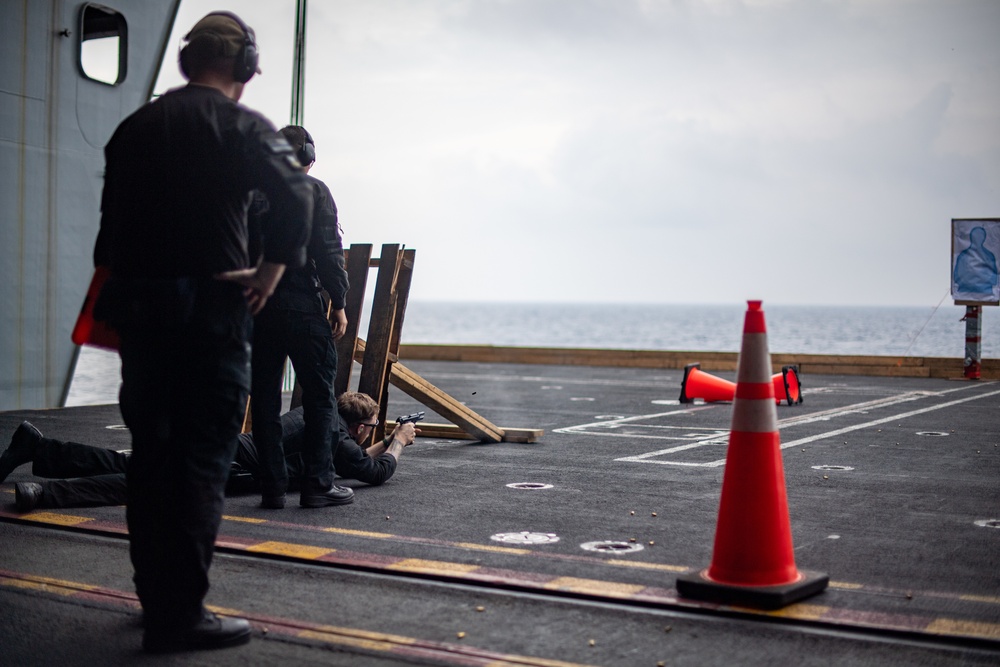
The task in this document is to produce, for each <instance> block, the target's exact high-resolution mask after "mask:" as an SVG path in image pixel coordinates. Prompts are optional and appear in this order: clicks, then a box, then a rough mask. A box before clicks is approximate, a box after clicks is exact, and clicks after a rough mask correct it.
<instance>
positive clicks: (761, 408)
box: [677, 301, 829, 609]
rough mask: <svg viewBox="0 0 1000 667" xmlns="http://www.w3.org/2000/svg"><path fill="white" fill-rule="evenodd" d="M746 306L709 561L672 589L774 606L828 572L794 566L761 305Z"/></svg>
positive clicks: (813, 586)
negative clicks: (726, 449)
mask: <svg viewBox="0 0 1000 667" xmlns="http://www.w3.org/2000/svg"><path fill="white" fill-rule="evenodd" d="M747 303H748V305H749V308H748V310H747V313H746V319H745V321H744V325H743V346H742V349H741V351H740V360H739V369H738V371H737V376H736V398H735V401H734V404H733V418H732V428H731V431H730V434H729V448H728V451H727V453H726V470H725V473H724V476H723V480H722V498H721V500H720V504H719V521H718V524H717V526H716V529H715V547H714V550H713V552H712V562H711V564H710V565H709V566H708V568H707V569H704V570H701V571H700V572H694V573H691V574H686V575H682V576H680V577H678V578H677V592H678V593H680V594H681V595H682V596H684V597H689V598H695V599H700V600H709V601H712V602H721V603H724V604H733V605H744V606H753V607H761V608H764V609H778V608H780V607H784V606H786V605H788V604H791V603H792V602H795V601H796V600H800V599H802V598H804V597H808V596H810V595H814V594H816V593H819V592H821V591H822V590H824V589H825V588H826V586H827V584H828V583H829V577H828V576H827V575H825V574H822V573H818V572H805V571H802V572H800V571H799V570H798V569H796V567H795V557H794V555H793V552H792V531H791V523H790V521H789V518H788V498H787V496H786V492H785V473H784V469H783V468H782V464H781V447H780V444H781V442H780V440H779V437H778V417H777V412H776V411H775V407H774V400H775V399H774V385H775V382H774V380H773V379H772V378H771V376H770V372H771V355H770V353H769V352H768V349H767V327H766V326H765V324H764V312H763V311H762V310H761V308H760V305H761V302H760V301H749V302H747Z"/></svg>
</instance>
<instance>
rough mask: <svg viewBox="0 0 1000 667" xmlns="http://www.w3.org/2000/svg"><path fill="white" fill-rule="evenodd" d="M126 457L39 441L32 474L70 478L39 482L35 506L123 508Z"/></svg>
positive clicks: (64, 443) (51, 440)
mask: <svg viewBox="0 0 1000 667" xmlns="http://www.w3.org/2000/svg"><path fill="white" fill-rule="evenodd" d="M128 459H129V456H128V455H127V454H122V453H120V452H116V451H112V450H110V449H102V448H100V447H91V446H90V445H81V444H80V443H77V442H62V441H61V440H55V439H53V438H42V440H41V441H40V442H39V443H38V447H37V448H36V449H35V457H34V463H33V464H32V468H31V472H32V474H34V475H35V476H37V477H50V478H71V479H53V480H51V481H45V482H42V495H41V498H39V502H38V507H41V508H54V507H100V506H102V505H124V504H125V501H126V490H125V489H126V482H125V472H126V471H127V470H128Z"/></svg>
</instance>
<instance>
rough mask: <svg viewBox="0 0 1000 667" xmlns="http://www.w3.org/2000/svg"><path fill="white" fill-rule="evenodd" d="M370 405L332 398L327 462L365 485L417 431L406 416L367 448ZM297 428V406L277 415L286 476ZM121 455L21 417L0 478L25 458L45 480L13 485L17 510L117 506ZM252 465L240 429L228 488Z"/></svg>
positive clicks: (298, 440) (378, 478)
mask: <svg viewBox="0 0 1000 667" xmlns="http://www.w3.org/2000/svg"><path fill="white" fill-rule="evenodd" d="M378 410H379V406H378V403H376V402H375V401H374V400H373V399H372V398H371V397H370V396H368V395H367V394H361V393H358V392H354V391H348V392H344V393H343V394H341V395H340V397H338V398H337V411H338V412H339V413H340V419H339V420H338V421H339V423H340V438H341V443H340V447H338V448H337V453H336V458H335V459H334V467H335V469H336V470H337V474H338V475H340V476H341V477H345V478H349V479H356V480H358V481H359V482H364V483H366V484H371V485H379V484H382V483H383V482H385V481H386V480H387V479H389V478H390V477H392V474H393V473H394V472H395V471H396V464H397V462H398V461H399V458H400V456H402V454H403V448H404V447H406V446H408V445H410V444H412V443H413V439H414V438H415V437H416V434H417V432H418V431H417V429H416V428H415V427H414V425H413V424H412V423H405V424H397V425H396V428H395V429H394V430H393V432H392V434H391V435H390V436H389V437H387V438H386V439H385V440H382V441H379V442H376V443H375V444H374V445H372V446H371V447H369V448H368V449H367V450H364V449H362V448H361V447H360V446H359V445H358V442H359V441H364V439H365V438H367V437H368V436H369V435H370V434H371V429H373V428H375V427H376V426H378V419H376V415H378ZM304 429H305V420H304V419H303V416H302V408H301V407H299V408H295V409H294V410H291V411H289V412H286V413H285V414H283V415H282V416H281V431H282V445H283V447H284V450H285V457H286V465H287V466H288V471H289V477H290V478H291V479H296V478H298V476H299V473H300V472H301V470H302V456H301V454H300V451H301V445H302V434H303V431H304ZM128 459H129V455H128V454H126V453H123V452H116V451H114V450H110V449H103V448H101V447H93V446H91V445H82V444H79V443H75V442H63V441H61V440H55V439H53V438H46V437H44V436H43V435H42V433H41V432H40V431H39V430H38V429H37V428H35V427H34V426H33V425H32V424H30V423H29V422H22V423H21V425H20V426H18V428H17V430H16V431H14V435H13V437H12V438H11V440H10V445H9V446H8V447H7V450H6V451H5V452H4V453H3V455H0V482H3V480H4V479H6V478H7V475H9V474H10V473H11V472H13V470H14V469H15V468H17V467H18V466H20V465H23V464H25V463H33V465H32V474H34V475H36V476H37V477H46V478H50V479H51V481H45V482H41V483H36V482H18V483H16V484H15V485H14V492H15V502H16V504H17V509H18V511H19V512H28V511H31V510H33V509H43V508H44V509H52V508H59V507H99V506H103V505H123V504H125V499H126V484H125V472H126V470H127V468H128ZM259 469H260V466H259V463H258V460H257V448H256V447H255V446H254V443H253V434H251V433H243V434H240V436H239V446H238V447H237V449H236V460H235V461H233V466H232V472H231V473H230V478H229V480H230V484H229V486H230V490H233V487H237V486H239V484H240V482H241V481H243V480H246V478H248V477H249V478H253V479H255V478H256V475H257V473H258V471H259ZM65 478H72V479H65Z"/></svg>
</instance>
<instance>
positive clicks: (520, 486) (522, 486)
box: [507, 482, 552, 489]
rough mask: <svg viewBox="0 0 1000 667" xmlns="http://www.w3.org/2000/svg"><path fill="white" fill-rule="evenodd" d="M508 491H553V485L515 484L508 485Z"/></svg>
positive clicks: (535, 483)
mask: <svg viewBox="0 0 1000 667" xmlns="http://www.w3.org/2000/svg"><path fill="white" fill-rule="evenodd" d="M507 488H508V489H551V488H552V485H551V484H542V483H541V482H514V483H513V484H508V485H507Z"/></svg>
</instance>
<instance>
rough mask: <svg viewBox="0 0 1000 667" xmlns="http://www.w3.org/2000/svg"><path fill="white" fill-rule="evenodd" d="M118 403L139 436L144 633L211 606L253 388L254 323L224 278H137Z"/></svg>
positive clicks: (135, 448)
mask: <svg viewBox="0 0 1000 667" xmlns="http://www.w3.org/2000/svg"><path fill="white" fill-rule="evenodd" d="M129 287H130V293H129V295H128V297H129V298H127V299H126V302H125V304H124V306H123V307H122V308H120V309H119V311H118V312H119V314H120V319H119V320H118V323H117V324H118V329H119V331H120V333H121V350H120V354H121V359H122V388H121V396H120V400H119V404H120V406H121V411H122V416H123V417H124V419H125V423H126V425H127V426H128V427H129V430H130V431H131V434H132V456H131V457H130V459H129V464H128V473H127V486H128V491H127V493H128V500H127V507H126V519H127V521H128V529H129V541H130V555H131V558H132V565H133V567H134V569H135V576H134V581H135V586H136V593H137V594H138V597H139V600H140V602H141V603H142V607H143V613H144V622H145V625H146V629H147V630H151V629H152V630H163V631H169V630H171V629H174V628H187V627H190V626H191V625H193V624H194V623H196V622H197V621H198V620H199V619H200V618H201V617H202V614H203V613H204V607H203V601H204V597H205V594H206V593H207V592H208V587H209V583H208V570H209V567H210V566H211V562H212V555H213V550H214V545H215V538H216V535H217V534H218V530H219V524H220V522H221V520H222V509H223V503H224V495H223V494H224V489H225V485H226V480H227V478H228V476H229V470H230V464H231V462H232V460H233V454H234V452H235V450H236V442H237V434H238V433H239V431H240V426H241V424H242V419H243V413H244V410H245V406H246V399H247V390H248V385H249V360H250V350H249V344H248V340H249V335H250V327H251V319H250V317H249V314H248V312H247V307H246V302H245V300H244V297H243V294H242V289H241V288H240V287H239V286H237V285H233V284H230V283H223V282H220V281H213V280H204V281H199V282H195V281H188V282H185V281H176V282H175V283H163V284H153V285H139V286H135V285H132V286H129Z"/></svg>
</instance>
